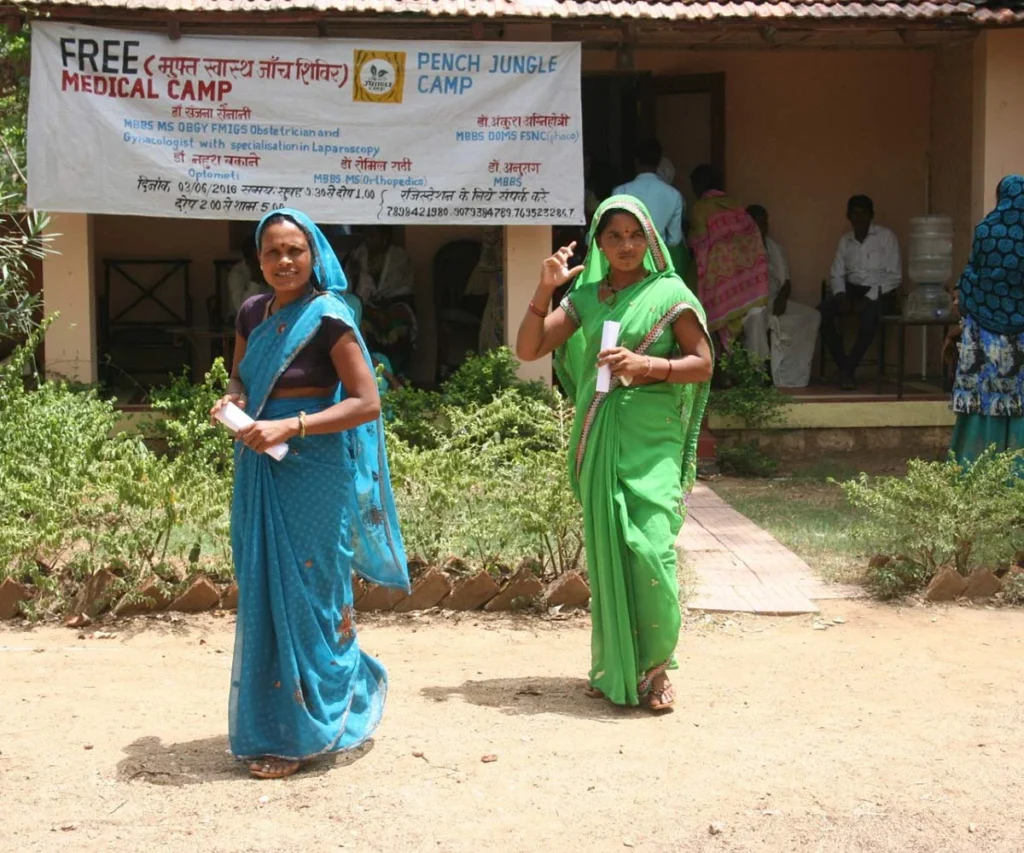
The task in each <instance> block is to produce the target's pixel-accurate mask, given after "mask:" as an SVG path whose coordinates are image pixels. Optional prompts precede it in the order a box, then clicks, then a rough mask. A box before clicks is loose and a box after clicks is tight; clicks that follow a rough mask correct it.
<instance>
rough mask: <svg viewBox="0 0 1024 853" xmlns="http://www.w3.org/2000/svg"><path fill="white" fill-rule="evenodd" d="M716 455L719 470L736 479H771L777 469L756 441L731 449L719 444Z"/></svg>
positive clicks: (776, 464)
mask: <svg viewBox="0 0 1024 853" xmlns="http://www.w3.org/2000/svg"><path fill="white" fill-rule="evenodd" d="M716 455H717V456H718V468H719V470H720V471H721V472H722V473H723V474H732V475H735V476H737V477H771V476H772V475H774V474H775V472H776V471H777V470H778V467H779V465H778V463H777V462H776V461H775V460H774V459H772V458H771V457H770V456H769V455H768V454H767V453H765V452H764V451H763V450H762V449H761V445H760V443H759V442H758V441H756V440H755V441H748V442H745V443H743V444H737V445H734V446H731V447H730V446H728V445H723V444H719V445H718V449H717V451H716Z"/></svg>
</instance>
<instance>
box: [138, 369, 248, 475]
mask: <svg viewBox="0 0 1024 853" xmlns="http://www.w3.org/2000/svg"><path fill="white" fill-rule="evenodd" d="M227 387H228V371H227V368H226V367H225V366H224V359H222V358H217V359H215V360H214V362H213V365H212V366H211V367H210V370H209V371H208V372H207V374H206V376H205V377H203V381H202V382H201V383H200V384H198V385H193V384H192V383H191V382H189V380H188V376H187V372H185V373H182V375H180V376H176V377H175V378H174V379H173V381H172V382H171V384H170V385H168V386H167V387H166V388H155V389H153V390H152V391H150V393H149V400H150V405H152V407H153V408H154V409H155V410H156V411H158V412H161V413H162V414H163V415H164V417H163V418H157V419H155V420H154V421H153V424H152V429H153V432H154V434H155V435H156V436H158V437H160V438H163V439H164V440H165V441H166V442H167V446H168V448H169V449H170V450H171V451H172V453H174V454H175V455H182V454H183V455H185V456H188V457H189V458H190V460H191V462H192V463H193V464H195V465H209V466H213V467H215V468H216V469H217V470H219V471H227V470H230V469H231V465H232V462H233V455H232V454H233V442H232V438H231V433H230V432H228V431H227V430H226V429H224V427H222V426H220V425H219V424H211V423H210V409H211V408H213V404H214V403H216V402H217V400H219V399H220V398H221V397H223V396H224V394H225V393H227Z"/></svg>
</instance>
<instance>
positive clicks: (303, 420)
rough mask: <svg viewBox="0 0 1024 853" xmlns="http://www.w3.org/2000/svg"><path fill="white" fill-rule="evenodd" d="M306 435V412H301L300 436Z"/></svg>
mask: <svg viewBox="0 0 1024 853" xmlns="http://www.w3.org/2000/svg"><path fill="white" fill-rule="evenodd" d="M305 437H306V413H305V412H299V438H305Z"/></svg>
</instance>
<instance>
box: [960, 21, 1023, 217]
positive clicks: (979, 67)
mask: <svg viewBox="0 0 1024 853" xmlns="http://www.w3.org/2000/svg"><path fill="white" fill-rule="evenodd" d="M1022 81H1024V30H987V31H985V32H983V33H981V35H979V36H978V39H977V41H976V42H975V49H974V116H973V119H974V133H973V145H972V153H973V157H972V161H973V162H972V168H971V189H972V197H971V212H972V215H973V219H974V221H975V222H977V221H979V220H980V219H981V218H982V217H983V216H984V215H985V214H986V213H987V212H988V211H989V210H991V209H992V206H993V204H994V201H995V192H996V187H997V186H998V184H999V181H1000V180H1001V179H1002V178H1004V177H1005V176H1006V175H1010V174H1014V173H1018V174H1020V173H1024V145H1022V144H1021V140H1022V139H1024V84H1022Z"/></svg>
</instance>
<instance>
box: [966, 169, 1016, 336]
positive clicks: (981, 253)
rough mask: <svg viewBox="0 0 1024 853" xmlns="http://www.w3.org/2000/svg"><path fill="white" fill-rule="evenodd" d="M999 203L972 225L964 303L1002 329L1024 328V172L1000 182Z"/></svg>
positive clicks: (985, 324) (986, 323)
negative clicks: (974, 227)
mask: <svg viewBox="0 0 1024 853" xmlns="http://www.w3.org/2000/svg"><path fill="white" fill-rule="evenodd" d="M996 199H997V203H996V208H995V210H993V211H992V212H991V213H990V214H989V215H988V216H986V217H985V218H984V219H983V220H982V221H981V222H980V223H979V224H978V227H977V228H976V229H975V231H974V245H973V246H972V247H971V259H970V261H969V262H968V264H967V268H966V269H965V270H964V272H963V275H962V276H960V283H959V288H960V309H961V311H963V312H964V313H965V314H966V315H968V316H970V317H971V318H973V319H974V320H975V321H976V322H977V323H978V325H980V326H981V327H982V328H984V329H987V330H988V331H990V332H995V333H997V334H1000V335H1018V334H1020V333H1021V332H1024V177H1022V176H1020V175H1008V176H1007V177H1005V178H1003V180H1002V181H1000V182H999V189H998V190H997V191H996Z"/></svg>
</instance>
